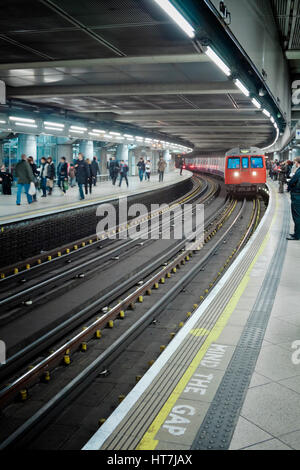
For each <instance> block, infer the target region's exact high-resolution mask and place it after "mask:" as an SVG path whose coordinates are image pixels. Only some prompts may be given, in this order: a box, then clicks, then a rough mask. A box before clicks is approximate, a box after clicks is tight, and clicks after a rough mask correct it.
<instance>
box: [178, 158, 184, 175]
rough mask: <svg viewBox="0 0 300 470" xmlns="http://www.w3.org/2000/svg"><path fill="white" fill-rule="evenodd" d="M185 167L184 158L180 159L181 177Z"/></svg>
mask: <svg viewBox="0 0 300 470" xmlns="http://www.w3.org/2000/svg"><path fill="white" fill-rule="evenodd" d="M183 167H184V159H183V157H180V160H179V168H180V176H181V175H182V170H183Z"/></svg>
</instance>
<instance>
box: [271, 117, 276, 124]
mask: <svg viewBox="0 0 300 470" xmlns="http://www.w3.org/2000/svg"><path fill="white" fill-rule="evenodd" d="M270 121H271V122H272V123H273V124H275V119H274V118H273V116H271V117H270Z"/></svg>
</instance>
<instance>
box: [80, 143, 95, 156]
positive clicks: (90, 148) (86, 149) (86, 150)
mask: <svg viewBox="0 0 300 470" xmlns="http://www.w3.org/2000/svg"><path fill="white" fill-rule="evenodd" d="M79 152H80V153H82V154H83V156H84V157H85V158H89V159H90V160H92V159H93V156H94V142H93V141H92V140H81V141H80V143H79Z"/></svg>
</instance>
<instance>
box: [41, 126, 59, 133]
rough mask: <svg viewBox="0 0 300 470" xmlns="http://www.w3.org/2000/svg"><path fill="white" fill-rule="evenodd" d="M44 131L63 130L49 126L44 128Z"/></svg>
mask: <svg viewBox="0 0 300 470" xmlns="http://www.w3.org/2000/svg"><path fill="white" fill-rule="evenodd" d="M45 129H49V130H51V131H59V132H62V131H63V129H61V128H59V127H51V126H45Z"/></svg>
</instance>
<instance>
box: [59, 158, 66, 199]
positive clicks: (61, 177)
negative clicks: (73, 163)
mask: <svg viewBox="0 0 300 470" xmlns="http://www.w3.org/2000/svg"><path fill="white" fill-rule="evenodd" d="M65 181H66V182H68V164H67V162H66V158H65V157H61V159H60V162H59V164H58V167H57V185H58V187H59V188H60V189H61V190H62V192H63V194H64V195H66V185H65Z"/></svg>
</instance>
